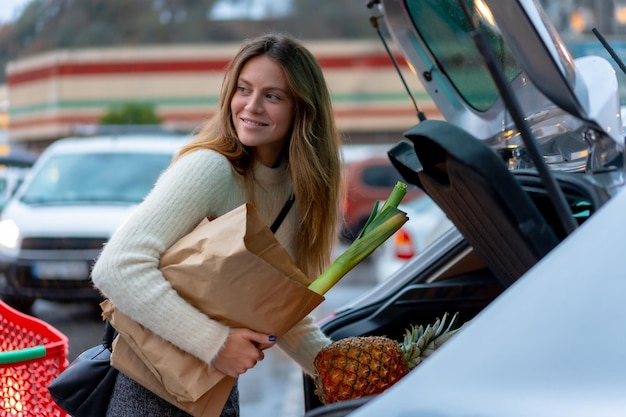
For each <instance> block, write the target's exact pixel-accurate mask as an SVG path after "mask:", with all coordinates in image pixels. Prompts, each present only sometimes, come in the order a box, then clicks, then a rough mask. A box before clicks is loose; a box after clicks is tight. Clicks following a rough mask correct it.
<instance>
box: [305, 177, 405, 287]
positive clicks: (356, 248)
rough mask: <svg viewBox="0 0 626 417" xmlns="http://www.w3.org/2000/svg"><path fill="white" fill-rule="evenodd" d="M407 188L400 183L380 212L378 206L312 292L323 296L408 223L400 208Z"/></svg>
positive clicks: (316, 281)
mask: <svg viewBox="0 0 626 417" xmlns="http://www.w3.org/2000/svg"><path fill="white" fill-rule="evenodd" d="M406 190H407V186H406V184H404V183H402V182H400V181H398V183H397V184H396V186H395V187H394V189H393V191H392V192H391V194H390V195H389V198H388V199H387V200H386V201H385V204H383V207H382V208H381V209H380V210H378V202H376V204H375V205H374V208H373V210H372V213H371V215H370V217H369V219H368V221H367V223H366V224H365V226H364V227H363V230H362V231H361V233H360V234H359V236H358V237H357V238H356V239H355V240H354V242H352V244H351V245H350V246H349V247H348V249H346V251H345V252H344V253H342V254H341V255H340V256H339V257H338V258H337V259H335V261H334V262H333V263H332V264H331V265H330V266H329V267H328V269H326V270H325V271H324V272H323V273H322V274H321V275H320V276H319V277H317V278H316V279H315V281H313V282H312V283H311V284H310V285H309V289H310V290H311V291H314V292H316V293H317V294H320V295H324V294H326V293H327V292H328V290H330V289H331V288H332V287H333V286H334V285H335V284H337V282H339V280H340V279H341V278H343V277H344V276H345V275H346V274H347V273H348V272H350V271H351V270H352V269H353V268H354V267H355V266H357V265H358V264H359V263H360V262H361V261H363V260H364V259H365V258H367V257H368V256H369V255H371V254H372V253H373V252H374V251H375V250H376V249H377V248H378V247H379V246H380V245H382V244H383V242H385V241H386V240H387V239H389V238H390V237H391V236H392V235H393V234H394V233H396V232H397V231H398V229H400V227H402V225H403V224H404V223H406V221H407V220H408V219H409V218H408V217H407V215H406V213H405V212H403V211H402V210H400V209H398V205H399V204H400V202H401V201H402V199H403V198H404V196H405V195H406Z"/></svg>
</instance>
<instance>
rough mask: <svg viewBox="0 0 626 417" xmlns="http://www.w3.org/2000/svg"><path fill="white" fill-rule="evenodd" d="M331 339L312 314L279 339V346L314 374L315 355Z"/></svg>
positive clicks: (304, 369) (310, 373) (307, 371)
mask: <svg viewBox="0 0 626 417" xmlns="http://www.w3.org/2000/svg"><path fill="white" fill-rule="evenodd" d="M330 343H331V340H330V339H329V338H328V337H327V336H326V335H325V334H324V333H323V332H322V331H321V329H320V328H319V326H318V325H317V324H316V323H315V321H314V318H313V317H312V316H307V317H305V318H304V319H302V320H301V321H300V323H298V324H297V325H295V326H294V327H293V328H292V329H291V330H289V331H288V332H287V333H286V334H285V335H283V337H282V338H281V339H280V340H279V341H278V347H279V348H280V349H281V350H282V351H283V352H285V353H286V354H287V355H288V356H289V357H290V358H292V359H293V360H294V361H295V362H296V363H297V364H298V365H300V367H301V368H302V369H303V371H304V372H305V373H306V374H308V375H313V360H314V359H315V355H317V353H318V352H319V351H320V350H321V349H322V348H323V347H325V346H326V345H328V344H330Z"/></svg>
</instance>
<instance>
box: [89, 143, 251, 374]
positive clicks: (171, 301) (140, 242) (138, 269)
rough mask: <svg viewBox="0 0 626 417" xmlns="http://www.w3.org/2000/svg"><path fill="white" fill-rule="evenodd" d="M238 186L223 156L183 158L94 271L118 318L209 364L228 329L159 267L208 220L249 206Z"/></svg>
mask: <svg viewBox="0 0 626 417" xmlns="http://www.w3.org/2000/svg"><path fill="white" fill-rule="evenodd" d="M235 182H236V181H235V178H234V174H233V173H232V170H231V168H230V164H229V162H228V161H227V160H226V159H225V158H224V157H223V156H222V155H220V154H218V153H216V152H212V151H208V150H199V151H194V152H191V153H189V154H187V155H185V156H184V157H182V158H181V159H179V160H178V161H177V162H176V163H174V164H173V165H171V166H170V167H169V168H168V169H167V170H166V171H165V172H164V173H163V174H162V175H161V176H160V178H159V179H158V181H157V183H156V184H155V186H154V188H153V189H152V191H151V192H150V193H149V194H148V196H147V197H146V198H145V199H144V201H143V202H142V203H141V204H140V205H139V206H138V207H137V208H136V210H135V211H134V212H133V214H132V215H131V216H129V218H128V219H127V220H126V221H125V222H124V224H123V225H121V226H120V228H119V229H118V230H117V231H116V232H115V233H114V235H113V236H112V237H111V239H110V240H109V241H108V243H107V244H106V245H105V247H104V249H103V251H102V252H101V254H100V256H99V258H98V260H97V262H96V264H95V266H94V269H93V271H92V279H93V282H94V284H95V286H96V287H97V288H98V289H100V290H101V292H102V293H103V294H104V295H105V296H106V297H108V298H109V299H110V300H111V301H112V302H113V303H114V304H115V305H116V307H117V308H119V310H120V311H122V312H124V313H125V314H127V315H128V316H129V317H131V318H133V319H134V320H135V321H137V322H138V323H140V324H142V325H143V326H145V327H146V328H148V329H150V330H151V331H152V332H154V333H155V334H157V335H159V336H161V337H163V338H164V339H165V340H167V341H169V342H171V343H172V344H174V345H175V346H177V347H179V348H180V349H182V350H184V351H186V352H189V353H191V354H192V355H195V356H196V357H198V358H200V359H201V360H203V361H204V362H206V363H207V364H208V363H210V362H211V361H212V360H213V358H214V357H215V356H216V354H217V353H218V351H219V349H220V348H221V347H222V345H223V344H224V342H225V340H226V338H227V337H228V332H229V329H228V327H226V326H224V325H222V324H221V323H218V322H217V321H214V320H211V319H210V318H209V317H207V316H206V315H204V314H202V313H201V312H200V311H198V310H197V309H196V308H194V307H193V306H192V305H191V304H189V303H187V302H186V301H185V300H184V299H183V298H182V297H180V296H179V295H178V293H177V292H176V291H175V290H174V289H173V288H172V287H171V285H170V284H169V282H168V281H167V280H166V279H165V278H164V277H163V275H162V274H161V272H160V270H159V260H160V257H161V254H162V253H163V252H165V251H166V250H167V249H168V248H169V247H170V246H171V245H172V244H173V243H174V242H176V241H177V240H178V239H180V238H181V237H182V236H184V235H185V234H186V233H188V232H189V231H191V230H192V229H193V228H194V227H195V226H196V225H197V224H198V223H199V222H200V221H201V220H202V219H203V218H204V217H206V216H208V215H215V216H219V215H222V214H224V213H226V212H227V211H229V210H231V209H233V208H235V207H237V206H238V205H239V204H241V203H242V202H243V197H242V195H241V191H240V189H239V188H238V186H237V184H236V183H235ZM233 190H237V191H235V192H234V191H233Z"/></svg>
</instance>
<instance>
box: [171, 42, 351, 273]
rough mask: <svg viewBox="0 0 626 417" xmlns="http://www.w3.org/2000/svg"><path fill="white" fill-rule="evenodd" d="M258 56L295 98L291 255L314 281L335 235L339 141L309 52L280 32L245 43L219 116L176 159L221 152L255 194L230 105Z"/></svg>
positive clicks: (288, 153)
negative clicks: (276, 69)
mask: <svg viewBox="0 0 626 417" xmlns="http://www.w3.org/2000/svg"><path fill="white" fill-rule="evenodd" d="M261 55H264V56H266V57H268V58H270V59H272V60H273V61H274V62H276V63H277V64H278V65H280V66H281V68H282V69H283V72H284V75H285V78H286V80H287V84H288V87H289V90H290V92H291V94H292V96H293V98H294V103H295V108H294V119H293V120H294V121H293V128H292V131H291V137H290V138H289V140H288V141H287V145H286V147H285V149H284V158H285V159H286V160H287V161H288V163H289V174H290V176H291V180H292V184H293V191H294V194H295V197H296V203H297V207H298V209H299V212H300V215H301V217H300V224H299V225H298V227H297V232H296V236H295V241H294V253H295V262H296V265H298V267H300V269H302V271H303V272H305V273H306V274H307V275H308V276H309V277H313V276H315V275H317V274H319V273H320V272H321V271H323V269H324V268H325V267H326V266H327V265H328V262H329V261H330V257H331V251H332V247H333V245H334V243H335V239H336V237H337V227H338V224H339V219H340V215H339V201H340V198H341V197H340V193H341V190H342V189H341V156H340V146H341V138H340V135H339V133H338V131H337V127H336V125H335V121H334V117H333V111H332V105H331V100H330V93H329V91H328V87H327V85H326V81H325V79H324V75H323V73H322V69H321V67H320V65H319V63H318V62H317V60H316V59H315V57H314V56H313V55H312V54H311V52H310V51H309V50H308V49H306V48H305V47H304V46H303V45H302V44H301V43H300V42H298V41H296V40H295V39H294V38H292V37H291V36H289V35H284V34H268V35H263V36H260V37H258V38H255V39H252V40H248V41H246V42H244V44H243V45H242V47H241V48H240V50H239V52H238V53H237V54H236V55H235V57H234V58H233V60H232V61H231V62H230V63H229V65H228V67H227V68H226V75H225V77H224V80H223V83H222V89H221V96H220V103H219V109H218V112H216V114H215V115H214V116H213V117H212V118H211V119H210V120H209V121H208V122H207V123H206V124H204V125H203V126H202V127H201V128H200V129H199V131H198V132H197V134H196V135H195V138H194V140H193V141H192V143H190V144H189V145H188V146H186V147H185V148H184V149H183V150H182V151H181V153H180V154H179V156H180V155H183V154H185V153H187V152H191V151H193V150H196V149H213V150H215V151H217V152H220V153H221V154H223V155H224V156H226V157H227V158H228V160H229V161H230V163H231V164H232V166H233V168H234V169H235V170H236V172H238V173H239V174H241V175H242V177H243V179H244V184H245V187H246V190H247V191H248V195H250V196H253V195H254V191H253V188H254V187H253V182H254V179H253V177H252V162H253V161H252V155H253V154H252V152H250V150H249V149H248V148H247V147H246V146H244V145H243V144H242V143H241V142H240V141H239V139H238V137H237V133H236V131H235V127H234V125H233V122H232V118H231V111H230V102H231V99H232V97H233V95H234V94H235V91H236V88H237V82H238V78H239V74H240V72H241V69H242V67H243V66H244V64H245V63H246V62H247V61H248V60H250V59H251V58H254V57H257V56H261Z"/></svg>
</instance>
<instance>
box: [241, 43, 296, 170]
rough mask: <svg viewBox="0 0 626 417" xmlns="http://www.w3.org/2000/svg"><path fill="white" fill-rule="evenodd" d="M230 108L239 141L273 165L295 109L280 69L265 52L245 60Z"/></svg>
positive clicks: (262, 159) (288, 130)
mask: <svg viewBox="0 0 626 417" xmlns="http://www.w3.org/2000/svg"><path fill="white" fill-rule="evenodd" d="M230 111H231V114H232V119H233V125H234V126H235V130H236V131H237V136H238V137H239V141H240V142H241V143H243V144H244V145H246V146H249V147H251V148H252V149H253V152H254V153H255V156H256V157H257V158H258V159H259V161H260V162H261V163H262V164H264V165H267V166H273V165H274V164H276V163H277V162H278V158H279V157H280V155H281V152H282V149H283V147H284V145H285V142H286V141H287V138H288V136H289V134H290V133H291V126H292V123H293V112H294V100H293V98H292V96H291V94H290V92H289V89H288V87H287V81H286V80H285V75H284V73H283V70H282V68H281V67H280V66H279V65H278V64H277V63H276V62H274V61H273V60H271V59H270V58H268V57H266V56H264V55H261V56H257V57H254V58H251V59H250V60H249V61H248V62H246V63H245V64H244V66H243V68H242V69H241V73H240V74H239V79H238V81H237V88H236V90H235V94H234V95H233V98H232V99H231V102H230Z"/></svg>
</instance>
